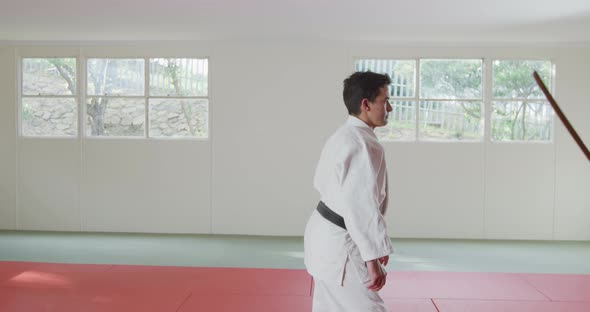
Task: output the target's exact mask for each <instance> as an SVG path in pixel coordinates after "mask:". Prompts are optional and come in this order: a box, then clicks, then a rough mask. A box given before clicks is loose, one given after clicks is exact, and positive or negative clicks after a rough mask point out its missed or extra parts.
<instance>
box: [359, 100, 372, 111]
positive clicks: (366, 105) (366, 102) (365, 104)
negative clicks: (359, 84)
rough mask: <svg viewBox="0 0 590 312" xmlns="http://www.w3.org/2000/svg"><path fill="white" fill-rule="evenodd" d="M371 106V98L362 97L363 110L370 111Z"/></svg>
mask: <svg viewBox="0 0 590 312" xmlns="http://www.w3.org/2000/svg"><path fill="white" fill-rule="evenodd" d="M370 109H371V108H370V106H369V99H366V98H365V99H362V100H361V110H363V111H369V110H370Z"/></svg>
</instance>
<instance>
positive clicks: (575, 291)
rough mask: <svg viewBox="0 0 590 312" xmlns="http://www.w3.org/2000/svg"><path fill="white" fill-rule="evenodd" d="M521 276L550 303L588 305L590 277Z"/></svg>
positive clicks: (556, 275)
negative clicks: (567, 302)
mask: <svg viewBox="0 0 590 312" xmlns="http://www.w3.org/2000/svg"><path fill="white" fill-rule="evenodd" d="M521 276H522V277H523V278H524V279H525V280H526V281H528V282H529V283H531V285H533V286H534V287H535V288H536V289H538V290H539V291H540V292H542V293H543V294H545V295H546V296H547V297H549V299H551V300H552V301H587V302H589V303H590V275H573V274H521ZM587 311H590V309H588V310H587Z"/></svg>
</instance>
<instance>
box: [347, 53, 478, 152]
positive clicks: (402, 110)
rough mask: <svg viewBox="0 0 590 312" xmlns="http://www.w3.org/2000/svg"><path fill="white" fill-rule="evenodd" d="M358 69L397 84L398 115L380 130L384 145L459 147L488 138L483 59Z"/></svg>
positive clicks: (393, 90) (383, 63)
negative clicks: (414, 143)
mask: <svg viewBox="0 0 590 312" xmlns="http://www.w3.org/2000/svg"><path fill="white" fill-rule="evenodd" d="M416 67H419V79H418V82H416ZM356 69H357V70H358V71H364V70H371V71H374V72H379V73H386V74H388V75H389V76H390V77H391V78H392V83H391V85H390V97H391V99H392V100H391V104H392V109H393V110H392V112H391V113H390V119H389V120H390V122H389V124H388V125H387V127H384V128H378V129H377V130H376V134H377V136H378V137H379V139H381V140H416V137H418V139H420V140H438V141H441V140H442V141H457V140H481V138H482V137H483V131H484V127H483V124H484V118H483V86H482V77H483V62H482V60H481V59H475V60H470V59H467V60H465V59H457V60H454V59H421V60H358V61H357V62H356ZM416 90H419V92H418V94H417V93H416ZM417 103H418V105H417ZM391 117H393V118H391ZM416 132H417V133H418V134H416Z"/></svg>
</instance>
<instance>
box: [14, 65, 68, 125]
mask: <svg viewBox="0 0 590 312" xmlns="http://www.w3.org/2000/svg"><path fill="white" fill-rule="evenodd" d="M21 66H22V79H21V93H20V94H21V112H20V113H21V122H20V125H21V134H22V135H23V136H56V137H64V136H65V137H71V136H76V135H77V134H78V105H77V99H76V94H77V92H76V90H77V79H76V77H77V75H76V59H75V58H23V59H22V63H21Z"/></svg>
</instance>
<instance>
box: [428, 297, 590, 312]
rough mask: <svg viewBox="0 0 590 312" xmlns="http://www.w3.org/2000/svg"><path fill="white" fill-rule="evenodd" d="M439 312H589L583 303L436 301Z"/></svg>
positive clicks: (587, 306) (589, 309) (589, 307)
mask: <svg viewBox="0 0 590 312" xmlns="http://www.w3.org/2000/svg"><path fill="white" fill-rule="evenodd" d="M434 303H435V304H436V306H437V307H438V311H439V312H588V311H590V305H588V303H583V302H551V301H549V302H543V301H500V300H488V301H482V300H449V299H440V300H437V299H435V300H434Z"/></svg>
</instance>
